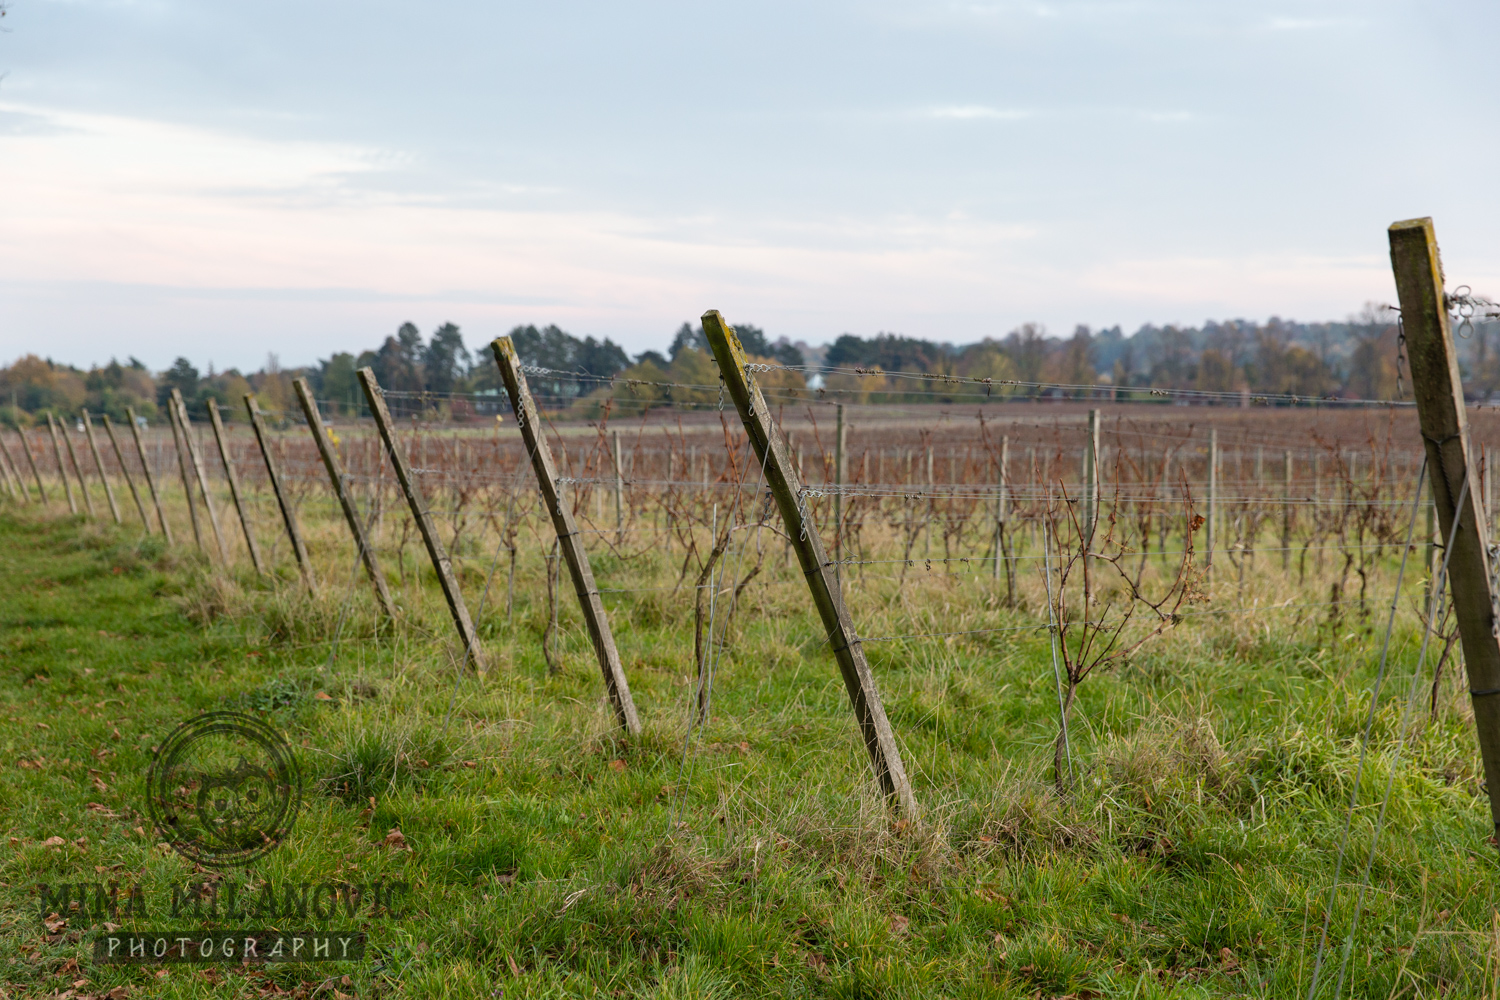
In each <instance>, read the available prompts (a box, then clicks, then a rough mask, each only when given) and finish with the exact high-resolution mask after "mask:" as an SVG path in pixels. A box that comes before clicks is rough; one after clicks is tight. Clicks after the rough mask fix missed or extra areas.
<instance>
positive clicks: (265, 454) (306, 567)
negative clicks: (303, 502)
mask: <svg viewBox="0 0 1500 1000" xmlns="http://www.w3.org/2000/svg"><path fill="white" fill-rule="evenodd" d="M245 411H246V412H247V413H249V414H250V426H251V427H253V428H254V429H255V442H256V444H258V445H260V457H261V459H262V460H263V461H264V462H265V463H266V478H267V479H269V480H271V492H273V493H275V494H276V506H277V507H278V508H280V510H281V521H282V523H283V524H285V525H286V534H287V537H288V538H290V539H291V540H292V551H293V552H294V553H296V556H297V569H298V570H299V571H301V573H302V582H303V583H305V584H306V585H307V591H308V593H310V594H316V593H317V592H318V585H317V581H316V580H315V579H314V577H313V570H312V561H311V560H309V559H308V558H307V546H306V545H304V544H303V543H302V531H301V529H299V528H298V527H297V513H296V511H294V510H293V509H292V503H291V500H290V499H289V498H288V497H287V495H286V491H285V490H284V489H282V486H281V470H280V469H278V468H277V467H276V459H275V457H274V456H272V454H271V443H270V442H269V441H268V440H267V438H266V424H265V421H264V420H262V419H261V414H260V407H258V406H256V405H255V396H254V395H252V394H250V393H248V392H247V393H245Z"/></svg>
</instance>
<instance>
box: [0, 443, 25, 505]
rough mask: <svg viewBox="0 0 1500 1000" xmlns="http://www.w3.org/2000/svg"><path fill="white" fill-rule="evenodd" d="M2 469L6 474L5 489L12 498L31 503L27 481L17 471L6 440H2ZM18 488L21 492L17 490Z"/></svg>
mask: <svg viewBox="0 0 1500 1000" xmlns="http://www.w3.org/2000/svg"><path fill="white" fill-rule="evenodd" d="M0 469H3V471H4V473H5V475H4V477H3V478H4V479H5V488H6V489H7V490H9V491H10V494H11V496H13V497H15V498H16V499H17V500H20V501H22V502H23V503H30V502H31V497H30V496H28V495H27V492H26V481H25V480H24V479H22V478H21V474H20V473H19V472H18V471H16V463H15V462H14V461H12V460H11V457H10V447H9V446H8V445H7V444H6V443H5V439H4V438H0ZM18 486H19V490H18V489H17V487H18Z"/></svg>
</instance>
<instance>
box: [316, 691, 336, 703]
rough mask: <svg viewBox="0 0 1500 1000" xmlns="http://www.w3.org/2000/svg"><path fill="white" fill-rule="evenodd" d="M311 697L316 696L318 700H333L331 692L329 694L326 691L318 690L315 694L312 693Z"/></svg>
mask: <svg viewBox="0 0 1500 1000" xmlns="http://www.w3.org/2000/svg"><path fill="white" fill-rule="evenodd" d="M313 697H314V698H316V699H317V700H318V701H332V700H333V696H332V695H331V694H329V693H328V692H327V691H319V692H317V693H316V694H314V695H313Z"/></svg>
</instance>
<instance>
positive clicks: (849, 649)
mask: <svg viewBox="0 0 1500 1000" xmlns="http://www.w3.org/2000/svg"><path fill="white" fill-rule="evenodd" d="M703 332H704V333H705V334H707V336H708V343H709V345H710V346H711V347H712V348H713V352H714V358H715V359H716V360H717V361H718V363H719V376H720V377H721V378H722V379H723V380H724V386H725V388H726V389H727V390H728V391H729V396H730V398H731V399H732V400H733V401H734V405H735V408H736V409H738V410H739V411H740V419H741V420H742V421H743V422H744V425H745V433H746V434H747V435H748V436H749V438H750V444H751V446H752V447H754V449H755V455H756V458H758V459H759V460H760V462H761V464H762V466H763V467H764V469H765V476H766V483H767V485H768V486H769V487H770V489H771V492H772V494H774V495H775V497H776V504H777V506H778V507H779V508H780V509H781V518H782V521H783V522H784V523H785V525H786V529H787V531H786V533H787V537H788V539H789V540H790V542H791V545H792V547H793V548H794V549H796V551H797V558H798V560H799V561H800V562H801V563H802V573H803V575H804V576H806V578H807V585H808V589H809V590H811V591H812V598H813V603H814V604H815V605H816V606H817V609H818V614H819V616H820V617H821V618H822V619H823V627H824V628H825V629H826V630H827V632H828V644H829V647H830V648H831V649H832V651H833V655H834V657H835V658H836V659H837V660H838V665H839V673H840V674H842V675H843V678H844V687H845V688H846V689H847V690H848V692H849V700H850V702H852V703H853V705H854V715H855V718H856V719H857V720H858V723H859V729H860V734H861V735H862V736H863V737H864V741H865V748H866V750H868V751H869V754H870V763H871V764H872V765H873V766H874V768H875V776H876V778H877V779H878V780H879V782H880V787H881V789H882V790H883V791H884V792H885V794H886V795H887V797H889V798H892V799H895V800H896V801H897V803H898V804H899V806H900V808H901V811H902V812H904V813H906V814H907V815H909V816H914V815H916V812H917V802H916V797H915V796H914V795H913V794H912V789H911V783H910V782H909V781H908V780H907V777H906V768H905V766H903V765H902V763H901V749H900V747H898V746H897V745H896V735H895V733H894V732H893V731H892V730H891V723H890V720H889V719H887V718H886V715H885V706H884V705H882V704H881V701H880V693H879V691H878V690H877V689H876V686H875V676H874V674H872V673H871V672H870V664H869V662H868V661H867V660H866V659H865V651H864V646H863V645H862V644H861V643H860V639H859V636H858V635H857V634H856V633H855V631H854V621H853V619H852V618H850V617H849V610H848V608H846V607H845V606H844V598H843V594H842V593H840V591H839V587H838V582H837V580H836V579H835V576H834V573H833V567H832V565H831V564H830V563H829V561H828V558H827V556H826V554H825V552H824V549H823V540H822V539H821V538H820V537H819V536H818V530H817V525H816V524H815V523H814V522H813V520H812V518H811V517H810V516H809V515H808V512H807V507H806V501H805V500H804V499H803V496H802V486H801V483H800V482H799V481H798V479H797V477H796V475H795V474H794V472H793V468H792V461H791V457H790V455H789V454H788V453H787V446H786V441H785V439H784V438H783V437H782V435H781V432H780V431H779V430H778V429H777V428H776V425H775V424H774V423H772V421H771V411H770V408H769V407H767V406H766V401H765V398H764V397H763V396H762V395H761V391H760V387H759V386H758V385H756V384H755V382H754V381H753V380H751V378H750V374H749V371H748V364H747V361H746V358H745V349H744V347H742V346H741V345H740V339H739V337H738V336H736V335H735V332H734V330H733V329H732V328H731V327H730V326H729V324H727V323H725V322H724V318H723V317H722V316H720V315H719V312H718V310H716V309H715V310H709V311H708V312H706V313H704V314H703ZM930 454H931V453H930V452H929V455H930Z"/></svg>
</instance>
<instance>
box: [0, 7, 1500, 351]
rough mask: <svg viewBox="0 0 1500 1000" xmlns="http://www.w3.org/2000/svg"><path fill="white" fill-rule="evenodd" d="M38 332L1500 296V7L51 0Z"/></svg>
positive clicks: (22, 175)
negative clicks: (1435, 258)
mask: <svg viewBox="0 0 1500 1000" xmlns="http://www.w3.org/2000/svg"><path fill="white" fill-rule="evenodd" d="M8 7H9V10H8V13H7V15H6V17H5V18H4V20H3V21H0V26H3V28H4V33H0V73H3V74H4V76H3V78H0V362H5V361H8V360H9V359H12V358H15V357H18V356H20V355H23V354H26V353H37V354H40V355H42V356H47V357H52V358H55V359H56V360H58V361H64V362H68V363H72V364H77V365H80V366H84V367H87V366H89V365H91V364H95V363H106V362H107V361H108V360H109V359H110V358H111V357H119V358H120V359H122V360H123V359H124V358H125V357H127V356H132V355H133V356H135V357H138V358H140V359H141V360H142V361H144V362H146V364H147V365H149V366H150V367H152V368H154V369H160V368H165V367H166V366H167V365H169V364H170V363H171V362H172V360H173V359H174V358H175V357H177V356H179V355H183V356H186V357H188V358H189V359H190V360H192V361H193V362H194V363H195V364H197V365H198V366H199V367H206V366H207V365H208V364H210V363H212V364H213V365H214V366H215V367H217V368H219V369H223V368H227V367H239V368H242V369H246V370H250V369H255V368H259V367H260V366H261V365H262V364H264V363H265V361H266V358H267V356H268V355H269V354H272V353H274V354H276V355H277V356H278V358H279V359H280V363H281V364H282V365H284V366H289V367H290V366H297V365H303V364H308V363H311V362H313V361H314V360H315V359H317V358H320V357H326V356H327V355H329V354H331V353H332V352H334V351H339V350H352V351H358V350H359V349H362V348H366V347H372V346H376V345H378V344H379V342H380V341H381V340H382V339H383V338H384V337H385V336H386V335H388V334H390V333H393V332H394V331H395V330H396V328H397V327H398V326H399V325H400V324H401V323H402V322H405V321H408V320H409V321H411V322H414V323H416V324H417V325H418V326H419V327H421V328H422V330H423V331H424V332H425V333H430V332H431V331H432V330H433V329H434V328H436V327H437V326H438V325H439V324H441V323H444V322H454V323H457V324H459V325H460V327H461V328H462V329H463V331H464V336H465V339H466V341H467V342H468V343H469V345H470V346H471V348H472V347H477V346H480V345H482V344H483V343H484V342H486V341H487V340H488V339H489V338H491V337H494V336H496V335H499V334H502V333H505V332H506V331H508V330H509V329H511V328H512V327H513V326H516V325H518V324H526V323H535V324H538V325H541V324H546V323H556V324H558V325H559V326H562V327H563V328H564V329H566V330H568V331H569V332H572V333H575V334H577V335H580V336H583V335H593V336H597V337H604V336H608V337H611V338H613V339H614V340H615V341H617V342H619V343H621V344H623V345H624V346H625V347H626V348H627V349H628V350H630V351H632V352H636V351H640V350H644V349H647V348H658V349H659V348H661V347H663V346H665V344H666V343H667V342H668V340H669V339H670V337H671V335H672V332H673V330H675V329H676V327H677V326H678V325H680V324H681V323H682V322H684V321H693V320H696V317H698V316H699V315H701V314H702V313H703V311H704V310H706V309H710V308H716V309H719V310H721V311H723V312H724V314H725V315H726V317H727V318H728V319H729V320H730V322H731V323H733V322H750V323H754V324H756V325H758V326H760V327H762V328H763V329H765V330H766V332H767V334H768V335H769V336H771V337H772V338H775V337H779V336H786V337H789V338H790V339H792V340H806V341H808V342H810V343H814V344H816V343H821V342H826V341H829V340H832V339H833V338H835V337H837V336H838V335H839V334H841V333H846V332H849V333H856V334H859V335H862V336H870V335H873V334H875V333H877V332H881V331H888V332H896V333H902V334H906V335H909V336H916V337H925V338H930V339H935V340H947V341H952V342H955V343H965V342H971V341H975V340H979V339H981V338H983V337H987V336H1003V335H1004V334H1005V333H1006V332H1008V331H1009V330H1011V329H1013V328H1015V327H1016V326H1017V325H1019V324H1021V323H1023V322H1040V323H1044V324H1046V326H1047V328H1048V329H1049V330H1050V331H1051V332H1052V333H1054V334H1061V335H1066V334H1068V333H1070V332H1071V331H1072V329H1073V326H1074V324H1077V323H1086V324H1090V325H1092V326H1095V327H1100V326H1112V325H1114V324H1120V325H1122V326H1123V327H1124V328H1125V329H1126V331H1127V332H1129V331H1131V330H1133V329H1135V328H1136V327H1137V326H1139V325H1141V324H1142V323H1148V322H1149V323H1157V324H1165V323H1174V322H1175V323H1188V324H1198V323H1201V322H1203V321H1204V320H1205V319H1208V318H1215V319H1227V318H1247V319H1255V320H1264V319H1266V318H1268V317H1270V316H1273V315H1279V316H1282V317H1284V318H1295V319H1300V320H1309V321H1311V320H1331V319H1342V318H1344V317H1346V316H1348V315H1349V314H1352V313H1355V312H1357V311H1358V310H1359V309H1360V308H1361V306H1363V305H1364V304H1365V303H1366V302H1367V301H1377V302H1386V301H1392V300H1393V299H1394V289H1393V286H1392V283H1391V279H1390V271H1389V259H1388V256H1387V248H1386V242H1385V233H1384V230H1385V227H1386V226H1387V225H1389V224H1390V223H1391V222H1392V221H1395V220H1397V219H1404V218H1410V217H1413V216H1419V215H1431V216H1433V217H1434V219H1435V220H1436V225H1437V231H1438V236H1439V239H1440V241H1441V245H1442V249H1443V253H1444V262H1445V265H1446V270H1447V274H1448V277H1449V282H1450V285H1454V284H1458V283H1466V284H1470V285H1472V286H1473V287H1474V289H1475V290H1476V291H1480V292H1488V293H1489V294H1491V295H1500V247H1497V237H1500V184H1496V183H1495V180H1496V175H1497V166H1496V165H1497V163H1500V156H1497V154H1500V135H1497V130H1496V128H1495V126H1496V124H1497V122H1500V113H1497V112H1500V61H1497V60H1495V59H1494V58H1492V57H1490V56H1489V55H1487V54H1486V53H1487V52H1488V50H1489V49H1490V48H1492V46H1491V45H1490V44H1489V43H1488V42H1485V41H1483V40H1484V39H1494V38H1496V37H1500V5H1495V4H1493V3H1481V2H1472V3H1468V2H1466V3H1457V2H1443V0H1428V2H1383V0H1365V2H1343V0H1280V2H1274V3H1272V2H1263V0H1239V2H1236V3H1233V4H1230V3H1214V2H1204V0H1195V2H1170V0H1164V2H1112V0H1080V2H1071V0H1067V2H1048V3H1005V2H1000V3H983V2H979V3H940V2H933V3H928V2H918V0H912V2H885V0H867V2H862V3H838V2H823V0H798V2H796V3H787V2H782V0H758V2H755V3H743V2H719V3H698V4H688V3H651V2H639V3H631V4H621V3H618V2H611V3H604V2H599V3H589V2H558V3H552V4H537V3H525V4H522V3H511V2H508V0H488V2H484V3H478V2H458V0H428V2H426V3H422V4H407V3H403V4H395V3H389V2H384V0H365V2H361V3H353V2H348V0H300V2H297V3H291V2H286V0H264V2H261V3H255V4H246V3H243V2H241V3H225V2H220V0H191V2H187V0H11V2H9V4H8Z"/></svg>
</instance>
